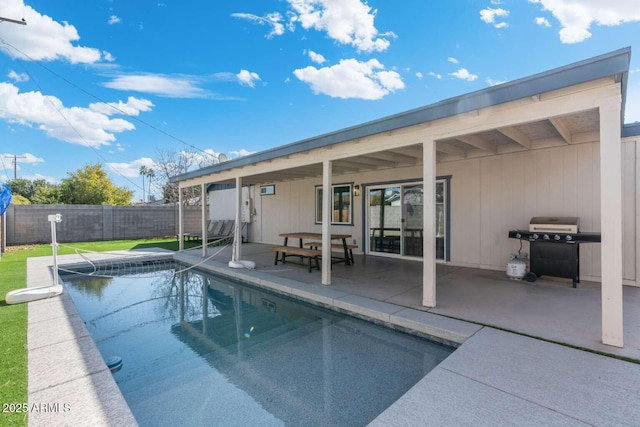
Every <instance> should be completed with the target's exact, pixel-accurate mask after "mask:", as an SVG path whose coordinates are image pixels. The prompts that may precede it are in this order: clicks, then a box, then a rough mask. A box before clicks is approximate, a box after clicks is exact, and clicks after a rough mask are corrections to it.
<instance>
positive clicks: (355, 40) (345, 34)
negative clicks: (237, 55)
mask: <svg viewBox="0 0 640 427" xmlns="http://www.w3.org/2000/svg"><path fill="white" fill-rule="evenodd" d="M287 2H288V3H289V6H290V8H291V10H290V11H288V13H287V18H288V22H287V23H286V29H288V30H289V31H294V30H295V28H296V25H300V26H302V28H304V29H305V30H309V29H314V30H316V31H322V32H326V33H327V35H328V36H329V37H330V38H331V39H333V40H335V41H337V42H339V43H341V44H346V45H351V46H353V47H355V48H356V49H357V50H358V51H362V52H373V51H378V52H382V51H385V50H387V49H388V48H389V45H390V42H389V40H388V38H396V35H395V34H394V33H393V32H392V31H387V32H384V33H379V32H378V29H377V28H376V27H375V25H374V20H375V16H376V13H377V10H375V9H374V10H372V9H371V7H369V5H368V4H367V3H366V1H364V2H363V1H361V0H287ZM231 16H234V17H236V18H241V19H247V20H250V21H252V22H255V23H257V24H260V25H269V26H270V27H271V32H269V34H267V37H268V38H270V37H273V36H274V35H282V34H284V31H285V24H283V21H284V18H283V16H282V15H280V14H279V13H270V14H267V15H265V16H257V15H253V14H250V13H233V14H232V15H231Z"/></svg>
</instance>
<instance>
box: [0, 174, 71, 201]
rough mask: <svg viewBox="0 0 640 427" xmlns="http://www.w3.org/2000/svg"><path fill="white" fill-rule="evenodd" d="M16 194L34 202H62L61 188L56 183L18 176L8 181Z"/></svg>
mask: <svg viewBox="0 0 640 427" xmlns="http://www.w3.org/2000/svg"><path fill="white" fill-rule="evenodd" d="M7 185H8V186H9V187H10V188H11V192H12V193H13V194H14V195H18V196H22V197H24V198H26V199H27V200H29V202H31V203H33V204H39V205H49V204H56V203H60V189H59V188H58V186H57V185H56V184H52V183H50V182H47V181H45V180H44V179H35V180H33V181H30V180H28V179H25V178H16V179H12V180H11V181H8V182H7Z"/></svg>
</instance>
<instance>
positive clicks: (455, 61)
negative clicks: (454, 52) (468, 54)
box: [447, 56, 460, 64]
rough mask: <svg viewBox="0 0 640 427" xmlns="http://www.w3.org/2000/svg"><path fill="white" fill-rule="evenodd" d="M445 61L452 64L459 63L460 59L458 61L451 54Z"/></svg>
mask: <svg viewBox="0 0 640 427" xmlns="http://www.w3.org/2000/svg"><path fill="white" fill-rule="evenodd" d="M447 61H449V62H451V63H452V64H459V63H460V61H458V60H457V59H456V58H454V57H453V56H450V57H449V58H447Z"/></svg>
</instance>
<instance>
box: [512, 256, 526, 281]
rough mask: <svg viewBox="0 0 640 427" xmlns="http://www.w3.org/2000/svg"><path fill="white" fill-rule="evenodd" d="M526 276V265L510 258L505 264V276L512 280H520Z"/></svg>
mask: <svg viewBox="0 0 640 427" xmlns="http://www.w3.org/2000/svg"><path fill="white" fill-rule="evenodd" d="M525 274H527V263H526V262H524V261H523V260H521V259H519V258H516V257H512V258H511V259H510V260H509V262H508V263H507V276H508V277H509V278H510V279H513V280H521V279H522V278H523V277H524V275H525Z"/></svg>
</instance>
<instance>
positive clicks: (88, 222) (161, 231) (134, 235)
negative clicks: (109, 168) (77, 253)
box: [5, 205, 202, 245]
mask: <svg viewBox="0 0 640 427" xmlns="http://www.w3.org/2000/svg"><path fill="white" fill-rule="evenodd" d="M183 213H184V232H185V233H189V232H191V233H194V232H198V231H200V230H201V229H202V225H201V224H202V222H201V218H202V207H201V206H185V207H184V210H183ZM54 214H61V215H62V222H60V223H58V224H57V226H56V237H57V241H58V242H61V243H62V242H66V243H70V242H89V241H101V240H129V239H146V238H153V237H166V236H176V235H177V234H178V206H174V205H163V206H110V205H10V206H9V208H8V209H7V212H6V217H5V218H6V244H7V245H24V244H33V243H50V242H51V224H50V223H49V221H48V219H47V218H48V216H49V215H54Z"/></svg>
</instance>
